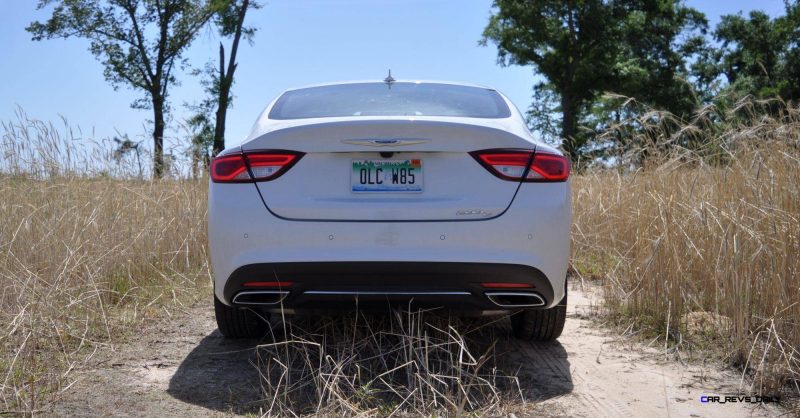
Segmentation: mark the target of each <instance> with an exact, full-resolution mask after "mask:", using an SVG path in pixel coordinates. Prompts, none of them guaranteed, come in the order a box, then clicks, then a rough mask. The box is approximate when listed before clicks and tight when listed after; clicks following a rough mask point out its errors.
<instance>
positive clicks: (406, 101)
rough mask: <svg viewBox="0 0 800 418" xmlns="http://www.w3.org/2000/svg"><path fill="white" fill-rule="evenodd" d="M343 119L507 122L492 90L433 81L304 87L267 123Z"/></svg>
mask: <svg viewBox="0 0 800 418" xmlns="http://www.w3.org/2000/svg"><path fill="white" fill-rule="evenodd" d="M343 116H460V117H469V118H507V117H509V116H511V112H510V111H509V109H508V106H507V105H506V103H505V101H504V100H503V98H502V97H501V96H500V95H499V94H498V93H497V92H496V91H494V90H489V89H484V88H480V87H467V86H458V85H452V84H435V83H408V82H396V83H391V84H386V83H354V84H338V85H332V86H321V87H309V88H304V89H299V90H292V91H288V92H286V93H284V94H283V95H282V96H281V97H280V98H279V99H278V101H277V102H276V103H275V106H273V108H272V110H271V111H270V112H269V118H270V119H305V118H331V117H343Z"/></svg>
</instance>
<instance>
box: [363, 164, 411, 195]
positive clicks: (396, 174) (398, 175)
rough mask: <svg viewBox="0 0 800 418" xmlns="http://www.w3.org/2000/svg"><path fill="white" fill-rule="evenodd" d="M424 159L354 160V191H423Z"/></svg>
mask: <svg viewBox="0 0 800 418" xmlns="http://www.w3.org/2000/svg"><path fill="white" fill-rule="evenodd" d="M422 186H423V184H422V160H418V159H413V160H353V168H352V170H351V172H350V190H351V191H352V192H353V193H421V192H422Z"/></svg>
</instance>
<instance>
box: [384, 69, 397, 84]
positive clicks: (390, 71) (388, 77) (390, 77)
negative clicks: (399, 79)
mask: <svg viewBox="0 0 800 418" xmlns="http://www.w3.org/2000/svg"><path fill="white" fill-rule="evenodd" d="M395 81H396V80H395V79H394V77H392V70H391V68H390V69H389V75H387V76H386V78H384V79H383V82H384V83H386V84H388V85H389V88H391V86H392V83H394V82H395Z"/></svg>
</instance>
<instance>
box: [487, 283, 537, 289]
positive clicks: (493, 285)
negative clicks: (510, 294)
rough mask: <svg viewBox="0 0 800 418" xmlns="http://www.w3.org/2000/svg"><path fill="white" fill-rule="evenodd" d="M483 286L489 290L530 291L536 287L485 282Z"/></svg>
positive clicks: (522, 284)
mask: <svg viewBox="0 0 800 418" xmlns="http://www.w3.org/2000/svg"><path fill="white" fill-rule="evenodd" d="M481 286H483V287H485V288H487V289H529V288H532V287H534V286H533V285H532V284H530V283H506V282H483V283H481Z"/></svg>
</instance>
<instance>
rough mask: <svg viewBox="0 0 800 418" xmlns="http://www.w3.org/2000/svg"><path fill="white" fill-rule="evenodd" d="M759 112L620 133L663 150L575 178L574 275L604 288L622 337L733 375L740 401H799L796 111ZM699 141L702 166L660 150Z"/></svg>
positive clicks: (751, 105)
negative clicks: (747, 396)
mask: <svg viewBox="0 0 800 418" xmlns="http://www.w3.org/2000/svg"><path fill="white" fill-rule="evenodd" d="M763 105H769V104H768V103H767V104H764V103H758V102H752V101H747V102H741V103H739V104H738V105H737V106H736V107H735V108H733V109H731V110H729V111H725V112H722V111H719V110H718V109H713V108H708V109H705V111H704V112H701V113H700V114H699V116H698V117H697V119H696V120H694V121H692V122H691V123H685V124H680V123H676V121H675V120H667V121H666V122H665V119H669V118H670V116H669V115H663V114H654V113H651V114H647V115H645V116H644V117H642V118H638V119H636V120H632V121H627V123H626V125H627V126H631V125H634V124H636V125H639V126H645V127H647V128H648V129H647V130H646V131H647V132H648V138H647V139H646V140H645V139H642V138H637V140H639V141H641V142H645V141H647V142H652V141H655V142H656V143H657V144H658V145H660V147H658V146H656V147H651V148H649V150H648V152H649V154H650V155H649V156H648V160H645V161H644V163H645V165H646V166H647V167H648V168H647V169H641V168H640V169H636V170H633V171H628V170H600V171H594V172H589V173H586V174H584V175H581V176H576V177H575V178H574V190H575V192H574V197H573V202H574V205H575V224H574V229H573V242H574V245H573V249H574V257H573V260H574V261H573V264H574V266H575V268H576V270H577V271H578V273H582V274H591V275H597V276H600V277H605V278H606V282H605V285H606V286H605V288H606V302H607V306H608V308H609V312H610V314H611V315H612V316H613V317H614V318H615V319H616V320H618V321H619V322H621V323H623V324H624V325H626V326H629V329H633V330H639V331H647V332H648V333H649V335H650V336H651V338H652V337H653V336H655V340H657V341H659V344H663V345H664V347H667V348H668V349H670V350H673V351H675V352H677V354H678V355H682V354H686V353H691V352H692V351H696V349H698V348H700V349H702V350H701V353H702V354H703V355H705V354H708V353H709V351H711V352H716V353H718V354H720V355H722V356H723V357H724V358H725V359H727V360H728V361H729V362H730V363H731V364H733V365H735V366H737V367H739V368H740V370H742V371H743V374H744V376H743V377H744V379H743V388H742V389H743V391H745V392H751V391H755V392H757V393H763V394H772V395H775V394H781V393H786V392H784V391H785V390H789V391H790V392H794V394H795V395H797V394H798V393H800V380H799V379H800V351H798V350H800V321H798V318H800V110H799V109H796V108H791V107H788V108H783V109H782V110H779V111H774V108H773V113H772V116H764V114H766V113H767V112H754V111H753V110H754V109H755V108H756V107H758V106H763ZM712 123H713V124H715V127H716V128H715V129H714V130H709V129H703V126H704V125H708V124H712ZM666 125H672V126H673V127H675V128H673V129H665V126H666ZM703 132H705V134H706V135H708V134H709V133H713V137H706V138H701V139H702V141H697V142H698V143H699V144H701V145H702V148H700V149H699V152H698V151H697V150H696V149H693V150H689V149H685V148H680V147H677V146H671V147H670V146H664V145H669V144H673V145H674V144H678V143H680V144H687V143H690V142H691V141H687V136H696V135H698V134H701V133H703ZM709 145H710V146H709ZM659 148H661V149H662V150H667V152H663V151H662V152H658V149H659ZM710 149H712V150H715V151H714V152H713V153H709V150H710ZM639 155H640V154H638V155H637V157H636V158H639ZM629 156H630V155H627V156H623V158H624V157H629ZM708 161H713V162H714V163H713V164H710V163H708ZM751 378H752V379H751Z"/></svg>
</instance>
